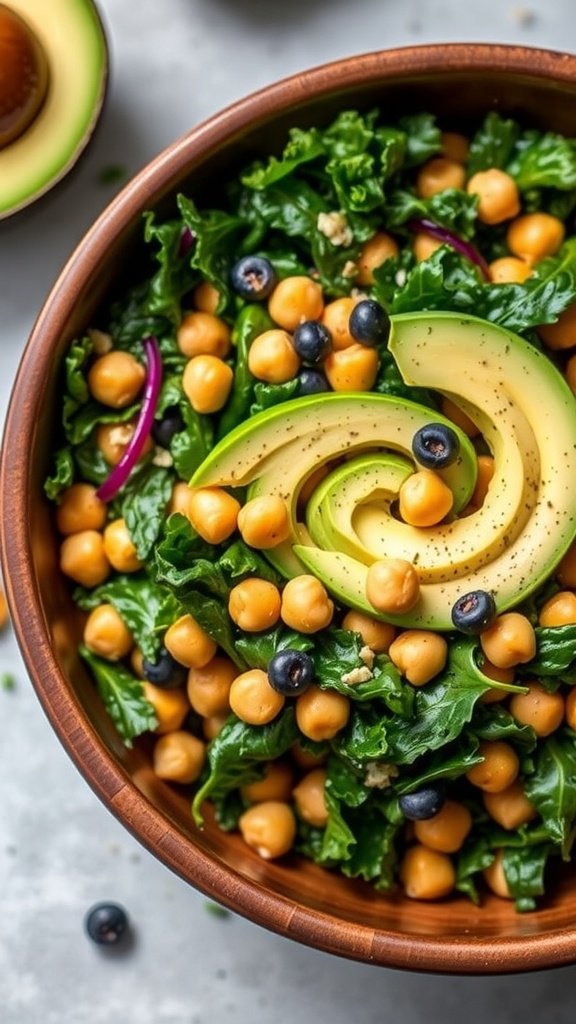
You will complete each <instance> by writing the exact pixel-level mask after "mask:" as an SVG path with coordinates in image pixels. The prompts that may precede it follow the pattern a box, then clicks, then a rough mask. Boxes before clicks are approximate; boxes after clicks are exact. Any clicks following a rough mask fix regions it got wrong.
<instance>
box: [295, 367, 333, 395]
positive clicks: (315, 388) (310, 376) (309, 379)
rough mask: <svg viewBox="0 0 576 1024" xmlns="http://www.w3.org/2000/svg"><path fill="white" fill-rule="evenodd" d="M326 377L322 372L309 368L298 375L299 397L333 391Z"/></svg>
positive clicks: (305, 368)
mask: <svg viewBox="0 0 576 1024" xmlns="http://www.w3.org/2000/svg"><path fill="white" fill-rule="evenodd" d="M331 390H332V388H331V387H330V385H329V383H328V381H327V380H326V377H325V376H324V374H323V373H321V371H320V370H311V369H309V368H308V367H307V366H305V367H304V369H303V370H300V373H299V374H298V394H299V395H319V394H321V393H322V392H323V391H331Z"/></svg>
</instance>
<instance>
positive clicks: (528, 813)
mask: <svg viewBox="0 0 576 1024" xmlns="http://www.w3.org/2000/svg"><path fill="white" fill-rule="evenodd" d="M482 800H483V802H484V807H485V808H486V810H487V811H488V814H489V815H490V817H491V818H493V819H494V821H497V822H498V824H499V825H501V826H502V828H506V829H516V828H520V826H521V825H526V824H527V823H528V822H529V821H532V819H533V818H535V817H536V815H537V814H538V812H537V810H536V808H535V807H534V804H532V803H530V801H529V799H528V797H527V796H526V794H525V792H524V786H523V785H522V783H521V782H520V780H519V779H516V781H515V782H513V783H512V785H511V786H508V788H507V789H503V790H501V791H500V792H499V793H483V794H482Z"/></svg>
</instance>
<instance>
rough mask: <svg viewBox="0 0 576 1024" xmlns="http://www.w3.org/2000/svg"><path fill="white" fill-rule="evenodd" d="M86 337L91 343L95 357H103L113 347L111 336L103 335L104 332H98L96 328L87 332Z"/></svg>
mask: <svg viewBox="0 0 576 1024" xmlns="http://www.w3.org/2000/svg"><path fill="white" fill-rule="evenodd" d="M88 337H89V338H90V341H91V342H92V348H93V350H94V355H96V356H105V355H106V353H107V352H109V351H110V349H111V348H112V347H113V346H112V337H111V335H109V334H105V333H104V331H98V330H96V328H94V327H91V328H90V330H89V331H88Z"/></svg>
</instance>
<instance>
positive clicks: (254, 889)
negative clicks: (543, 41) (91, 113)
mask: <svg viewBox="0 0 576 1024" xmlns="http://www.w3.org/2000/svg"><path fill="white" fill-rule="evenodd" d="M436 70H441V71H444V72H445V71H447V70H449V71H454V72H458V71H471V70H472V71H476V72H482V71H490V72H495V71H496V72H497V71H506V72H512V73H514V74H516V75H518V76H521V75H526V76H527V77H529V78H532V79H539V78H540V79H544V80H548V81H551V82H553V81H557V82H571V83H576V56H573V55H571V54H567V53H562V52H559V51H554V50H546V49H537V48H534V47H525V46H516V45H504V44H489V43H480V44H468V43H451V44H445V45H444V44H428V45H422V46H410V47H400V48H396V49H390V50H384V51H374V52H371V53H366V54H362V55H360V56H358V57H350V58H346V59H344V60H341V61H333V62H331V63H328V64H324V65H320V66H318V67H315V68H312V69H311V70H308V71H305V72H301V73H298V74H295V75H292V76H290V77H288V78H284V79H282V80H281V81H279V82H277V83H275V84H272V85H269V86H266V87H264V88H262V89H260V90H258V91H257V92H254V93H252V94H250V95H248V96H247V97H245V98H243V99H240V100H239V101H237V102H235V103H232V104H231V105H229V106H228V107H226V108H225V109H224V110H222V111H220V112H219V113H216V114H215V115H213V116H212V117H210V118H208V119H207V120H205V121H203V122H202V123H201V124H199V125H198V126H197V127H195V128H194V129H192V130H191V131H190V132H188V133H186V134H185V135H183V136H182V137H180V138H179V139H177V140H176V141H175V142H174V143H173V144H172V145H170V146H169V147H167V148H166V149H165V150H164V151H163V152H161V153H160V154H159V155H158V156H157V157H156V158H155V159H154V160H152V161H151V163H149V164H148V165H147V166H146V167H145V168H144V169H143V170H142V171H140V172H139V173H138V174H137V175H136V176H135V177H134V178H133V179H132V180H131V182H129V183H128V185H127V186H126V187H125V188H124V189H123V190H122V191H121V192H120V193H119V195H118V196H117V197H116V198H115V199H114V200H113V202H112V203H111V204H110V205H109V206H108V207H107V208H106V209H105V210H104V212H103V213H102V214H101V215H100V217H99V218H98V219H97V221H96V222H95V224H94V225H93V227H92V228H91V229H90V230H89V231H88V232H87V233H86V235H85V236H84V238H83V240H82V241H81V242H80V244H79V246H78V247H77V249H76V250H75V251H74V252H73V254H72V255H71V257H70V258H69V260H68V262H67V263H66V265H65V267H64V269H63V270H62V273H61V274H60V276H59V278H58V280H57V281H56V283H55V285H54V287H53V289H52V291H51V293H50V294H49V296H48V298H47V300H46V302H45V304H44V306H43V308H42V310H41V312H40V314H39V316H38V319H37V321H36V323H35V326H34V328H33V330H32V333H31V335H30V338H29V341H28V343H27V346H26V349H25V351H24V354H23V356H22V360H21V363H20V366H19V369H18V373H17V376H16V379H15V383H14V386H13V390H12V395H11V400H10V404H9V408H8V413H7V418H6V425H5V431H4V442H3V449H2V456H1V464H0V501H1V505H2V510H3V514H2V517H1V524H0V529H1V534H0V543H1V552H2V565H3V571H4V580H5V586H6V594H7V598H8V603H9V607H10V612H11V616H12V621H13V624H14V628H15V632H16V637H17V640H18V643H19V645H20V648H21V652H22V655H23V658H24V662H25V664H26V667H27V669H28V672H29V674H30V677H31V680H32V683H33V686H34V688H35V690H36V693H37V695H38V698H39V700H40V702H41V704H42V706H43V708H44V711H45V713H46V715H47V717H48V718H49V720H50V722H51V725H52V727H53V729H54V730H55V732H56V734H57V735H58V737H59V739H60V741H61V742H62V744H63V746H64V747H65V749H66V750H67V752H68V754H69V755H70V757H71V758H72V760H73V761H74V763H75V764H76V766H77V768H78V769H79V771H80V772H81V774H82V775H83V776H84V778H85V779H86V781H87V782H88V783H89V785H90V786H91V787H92V789H93V790H94V791H95V792H96V794H97V795H98V796H99V797H100V799H101V800H102V801H103V802H104V803H105V804H106V806H107V807H108V808H109V809H110V810H111V811H112V813H114V814H115V815H116V816H117V817H118V818H119V820H120V821H121V822H122V823H123V824H124V825H125V826H126V827H127V828H128V829H129V830H130V831H131V832H132V834H133V835H134V836H135V837H136V838H137V839H138V840H139V841H140V842H141V843H142V844H143V845H144V846H145V847H146V848H147V849H148V850H149V851H150V852H151V853H153V854H154V855H155V856H156V857H158V858H159V859H160V860H161V861H163V863H164V864H166V865H167V866H168V867H169V868H171V869H172V870H173V871H174V872H175V873H176V874H178V875H179V876H180V877H182V878H183V879H184V880H185V881H188V882H191V883H192V884H193V885H194V886H195V887H196V888H198V889H199V890H201V891H202V892H203V893H204V894H205V895H207V896H209V897H211V898H213V899H215V900H217V901H218V902H220V903H222V904H224V905H225V906H227V907H229V908H230V909H231V910H233V911H236V912H238V913H240V914H242V915H244V916H245V917H247V918H249V919H250V920H252V921H254V922H255V923H257V924H260V925H263V926H264V927H267V928H268V929H270V930H272V931H276V932H278V933H280V934H282V935H285V936H289V937H291V938H293V939H296V940H298V941H300V942H302V943H304V944H307V945H311V946H314V947H315V948H318V949H321V950H324V951H326V952H332V953H335V954H337V955H340V956H345V957H348V958H350V959H356V960H361V961H363V962H366V963H374V964H379V965H382V966H387V967H396V968H406V969H413V970H419V971H429V972H439V973H454V974H501V973H513V972H522V971H530V970H539V969H543V968H550V967H556V966H562V965H567V964H571V963H574V962H575V961H576V923H575V925H574V928H568V929H566V928H562V929H557V930H554V931H547V932H546V933H544V934H531V935H523V936H522V935H519V936H507V937H503V938H493V937H486V938H474V937H465V938H464V937H462V938H460V937H453V936H452V937H442V936H439V937H438V936H426V935H414V936H410V935H408V934H398V933H395V932H391V931H388V930H377V929H374V928H372V927H368V926H365V925H356V924H351V923H347V922H346V921H344V920H342V919H339V918H338V917H335V916H331V915H328V914H326V913H323V912H320V911H315V910H311V909H308V908H306V907H304V906H301V905H298V904H296V903H294V902H293V901H291V900H288V899H287V898H285V897H283V896H281V895H279V894H276V893H273V892H270V890H268V889H266V888H265V887H264V886H262V885H260V884H259V883H258V882H257V881H255V880H251V879H246V878H244V877H241V876H240V875H239V874H238V873H237V872H235V871H234V869H232V868H230V867H226V866H223V865H220V864H217V863H215V862H214V861H213V860H212V859H211V858H210V856H208V855H207V854H206V853H204V852H203V851H202V850H201V849H199V848H197V847H196V848H194V849H193V850H192V849H191V844H190V841H189V839H187V838H186V837H185V836H183V835H181V834H180V833H178V832H177V831H176V830H175V829H174V828H173V827H172V826H171V825H170V823H169V822H168V820H167V819H166V818H165V817H164V815H163V814H162V813H161V812H160V811H159V810H157V809H156V808H155V807H154V806H152V805H151V804H150V803H149V802H148V800H147V799H146V797H145V796H144V795H143V794H142V793H141V792H140V791H139V790H138V789H137V788H136V786H135V785H134V784H133V783H131V782H130V781H129V778H128V776H127V775H126V773H125V772H124V771H123V769H122V768H121V767H120V766H119V765H118V764H117V763H116V761H115V759H114V757H113V755H112V753H111V752H110V751H109V750H108V748H107V747H106V746H105V745H104V743H103V741H102V739H101V738H100V736H99V734H98V733H97V732H96V731H95V729H94V728H93V726H92V725H91V724H90V722H89V721H88V719H87V718H86V717H85V716H84V714H83V712H82V711H81V709H80V708H79V706H78V705H77V704H76V703H75V701H74V700H73V697H72V694H71V693H70V692H69V691H68V690H67V687H66V685H65V682H64V679H63V677H62V676H61V674H60V671H59V669H58V665H57V663H56V660H55V657H54V655H53V653H52V650H51V645H50V639H49V635H48V630H47V628H46V624H45V622H44V619H43V616H42V614H41V611H40V610H39V609H40V607H41V604H40V597H39V589H38V585H37V582H36V579H35V577H34V574H33V572H32V568H31V567H32V549H31V539H30V535H29V530H28V523H27V518H26V516H24V515H9V513H8V511H7V510H8V509H9V508H10V507H11V503H12V500H13V496H14V495H20V497H21V500H22V501H23V505H21V507H24V508H26V507H27V505H28V501H29V500H30V499H31V498H32V495H31V493H30V474H29V470H28V465H27V452H28V450H29V444H30V438H31V436H32V435H33V430H34V423H35V419H36V416H37V414H38V411H39V403H40V394H41V390H42V383H43V381H44V379H45V377H46V372H47V367H48V363H49V349H50V346H49V345H46V342H45V339H46V338H55V337H58V336H59V334H60V332H61V331H62V329H63V327H64V323H65V319H66V308H67V306H68V304H69V303H70V302H71V301H72V299H73V296H74V294H76V293H77V292H78V290H79V289H81V288H82V286H83V284H84V283H85V281H86V280H87V279H88V277H89V276H90V274H91V273H92V270H93V268H94V267H96V266H97V265H98V263H99V262H100V261H101V260H103V259H105V258H106V251H107V248H108V245H109V241H110V239H111V238H113V237H115V236H116V234H119V233H120V232H121V230H122V229H123V228H125V227H126V226H127V225H128V224H129V223H130V222H131V221H132V220H133V218H134V217H135V216H136V215H137V214H138V213H140V212H141V211H142V210H143V209H145V208H147V207H148V206H149V205H153V204H154V203H156V202H157V200H158V199H159V198H160V197H161V196H163V195H165V194H166V193H168V192H169V191H170V190H171V189H172V188H174V187H175V185H176V183H177V181H178V180H179V179H181V178H182V176H183V173H184V172H185V170H186V168H188V167H189V166H190V165H191V164H193V163H194V161H195V160H196V159H198V158H199V157H201V156H202V155H203V154H205V153H206V152H207V151H211V150H212V149H213V148H214V147H215V146H223V145H226V144H227V143H228V142H230V141H231V140H232V139H233V138H234V137H235V136H237V135H238V133H239V132H241V131H242V129H243V128H245V127H247V126H248V125H250V126H253V125H254V124H255V123H257V122H259V121H262V120H265V119H266V118H267V117H268V116H269V115H270V114H272V113H275V114H278V113H280V112H283V111H286V110H288V109H289V108H290V106H291V105H292V104H293V103H294V101H295V100H297V99H300V98H301V97H304V96H311V95H313V96H314V98H315V99H319V98H322V97H323V96H324V95H328V94H334V93H335V92H336V91H338V90H339V89H346V88H350V87H353V86H361V85H366V84H370V83H371V82H377V81H379V80H387V79H390V78H394V77H395V78H398V79H400V80H401V79H402V78H403V77H407V76H413V75H416V74H419V73H420V74H430V73H434V71H436ZM30 394H32V396H33V400H32V401H30V400H28V401H24V398H25V396H26V395H30Z"/></svg>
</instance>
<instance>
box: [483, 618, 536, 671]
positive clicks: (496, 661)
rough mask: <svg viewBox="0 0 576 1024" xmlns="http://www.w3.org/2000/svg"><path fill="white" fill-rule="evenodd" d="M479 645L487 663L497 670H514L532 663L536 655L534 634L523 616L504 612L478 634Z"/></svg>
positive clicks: (527, 620) (530, 625)
mask: <svg viewBox="0 0 576 1024" xmlns="http://www.w3.org/2000/svg"><path fill="white" fill-rule="evenodd" d="M480 645H481V647H482V650H483V651H484V654H485V655H486V657H487V658H488V661H491V662H492V664H493V665H496V666H497V668H514V666H515V665H523V664H525V663H526V662H527V661H532V658H533V657H534V656H535V654H536V634H535V633H534V628H533V626H532V623H531V622H530V620H529V619H527V618H526V616H525V615H520V613H519V612H505V613H504V614H503V615H498V617H497V618H496V619H495V620H494V622H493V623H492V625H491V626H488V629H485V630H484V631H483V632H482V633H481V634H480Z"/></svg>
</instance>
